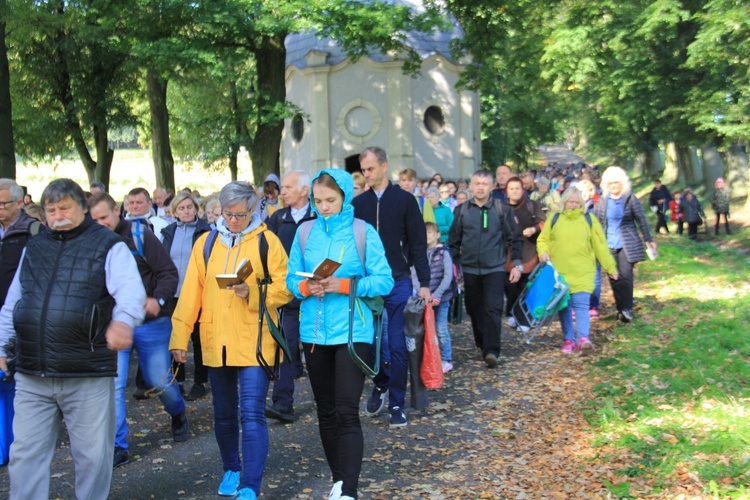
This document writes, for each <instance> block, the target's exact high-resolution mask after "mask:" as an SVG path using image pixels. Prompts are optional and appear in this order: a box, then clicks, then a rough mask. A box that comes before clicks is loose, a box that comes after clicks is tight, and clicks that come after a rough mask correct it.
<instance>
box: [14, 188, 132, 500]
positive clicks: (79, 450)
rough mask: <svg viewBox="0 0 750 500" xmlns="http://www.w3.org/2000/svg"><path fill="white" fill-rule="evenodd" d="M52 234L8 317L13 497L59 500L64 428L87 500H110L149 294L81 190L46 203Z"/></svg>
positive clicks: (64, 191) (21, 275) (27, 265)
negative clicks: (122, 413) (126, 380)
mask: <svg viewBox="0 0 750 500" xmlns="http://www.w3.org/2000/svg"><path fill="white" fill-rule="evenodd" d="M41 205H42V207H43V208H44V212H45V216H46V219H47V224H48V227H49V230H44V231H42V232H40V233H39V234H38V235H36V236H35V237H34V238H31V239H30V240H29V242H28V244H27V245H26V249H25V251H24V254H23V256H22V257H21V262H20V265H19V268H18V272H17V273H16V276H15V278H13V283H12V284H11V286H10V289H9V290H8V296H7V297H6V300H5V305H4V306H3V308H2V310H0V346H2V348H0V368H2V369H3V370H6V371H7V369H8V366H7V356H9V355H10V354H11V353H9V352H7V351H6V347H5V346H7V345H8V342H9V341H11V340H12V339H15V341H16V353H15V354H16V364H15V370H16V396H15V401H14V406H15V411H16V417H15V419H14V421H13V434H14V436H15V441H14V442H13V444H12V446H11V448H10V467H9V475H10V498H11V499H24V500H25V499H29V498H49V466H50V462H51V461H52V455H53V453H54V451H55V444H56V442H57V434H58V432H59V431H60V428H61V427H62V423H63V421H64V422H65V426H66V428H67V431H68V435H69V438H70V451H71V454H72V456H73V463H74V466H75V474H76V478H75V490H76V496H77V497H78V498H88V499H105V498H107V496H108V494H109V487H110V481H111V479H112V465H111V464H112V462H111V460H112V453H113V451H114V441H113V439H112V438H113V436H114V435H115V383H114V377H115V376H116V375H117V352H116V351H120V350H122V349H126V348H128V347H130V345H131V343H132V340H133V328H135V327H136V326H138V325H140V324H141V322H142V321H143V317H144V308H143V305H144V303H145V301H146V292H145V290H144V289H143V285H142V284H141V280H140V276H139V274H138V268H137V267H136V263H135V259H134V258H133V256H132V254H131V253H130V250H129V249H128V247H127V245H126V244H125V242H123V241H122V238H120V237H119V236H117V235H116V234H115V233H114V232H112V231H110V230H109V229H107V228H105V227H103V226H100V225H98V224H96V223H95V222H94V221H93V220H92V219H91V217H90V216H89V215H88V206H87V204H86V197H85V194H84V192H83V190H82V189H81V187H80V186H79V185H78V184H76V183H75V182H73V181H71V180H70V179H57V180H55V181H52V182H51V183H50V184H49V186H47V187H46V188H45V190H44V193H43V194H42V201H41Z"/></svg>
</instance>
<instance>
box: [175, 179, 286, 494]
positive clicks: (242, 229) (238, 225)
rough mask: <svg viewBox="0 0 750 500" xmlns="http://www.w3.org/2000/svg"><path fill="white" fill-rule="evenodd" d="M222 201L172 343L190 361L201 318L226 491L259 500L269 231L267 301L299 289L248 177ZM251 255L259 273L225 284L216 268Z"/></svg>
mask: <svg viewBox="0 0 750 500" xmlns="http://www.w3.org/2000/svg"><path fill="white" fill-rule="evenodd" d="M219 201H220V203H221V215H222V217H221V218H219V219H218V220H217V221H216V231H218V234H216V235H215V236H216V238H215V240H214V244H213V248H211V249H210V250H209V252H210V255H209V257H208V259H206V257H205V255H204V247H205V245H206V244H207V240H208V239H209V235H211V234H212V233H206V235H203V236H201V237H200V238H199V239H198V240H197V241H196V242H195V245H194V246H193V252H192V254H191V255H190V261H189V263H188V268H187V272H186V274H185V280H184V282H183V285H182V292H181V293H180V299H179V301H178V302H177V307H176V309H175V312H174V314H173V316H172V339H171V342H170V344H169V349H170V350H171V351H172V356H173V357H174V359H175V360H176V361H179V362H181V363H184V362H185V356H186V351H187V345H188V339H190V333H191V332H192V331H193V325H194V324H195V322H196V321H199V322H200V337H201V350H202V353H203V363H204V364H205V365H206V366H207V367H208V374H209V380H210V381H211V392H212V394H213V405H214V433H215V435H216V442H217V443H218V445H219V451H220V453H221V459H222V462H223V466H224V477H223V479H222V482H221V485H220V486H219V495H222V496H237V498H241V499H251V500H252V499H255V498H256V496H257V495H258V494H259V493H260V485H261V480H262V478H263V468H264V467H265V463H266V457H267V455H268V429H267V427H266V417H265V406H266V403H265V402H266V392H267V391H268V376H267V375H266V373H265V371H264V370H263V368H262V367H261V366H260V364H259V361H258V358H257V354H256V349H257V341H258V314H259V305H260V297H259V291H258V287H257V286H256V285H257V280H259V279H261V278H262V277H263V273H264V270H263V262H262V261H261V253H260V245H261V235H262V238H265V241H266V242H267V245H268V258H267V265H268V274H269V275H270V278H271V284H269V285H268V292H267V296H266V306H267V307H268V309H269V310H271V311H273V310H274V309H276V308H279V307H281V306H283V305H284V304H286V303H287V302H289V301H290V300H291V299H292V294H291V293H290V292H289V291H288V290H287V288H286V285H285V280H286V273H287V255H286V252H285V251H284V247H283V246H282V245H281V242H280V241H279V240H278V238H277V237H276V235H274V234H273V233H272V232H270V231H267V230H266V225H265V224H263V223H262V222H261V220H260V216H259V215H258V214H257V213H254V212H253V209H254V208H255V205H256V204H257V202H258V194H257V193H256V191H255V190H254V189H253V188H252V186H251V185H250V184H248V183H246V182H238V181H234V182H230V183H229V184H227V185H226V186H224V187H223V188H222V190H221V193H220V194H219ZM209 245H210V243H209ZM243 259H247V260H248V261H249V262H250V264H251V265H252V269H253V271H252V274H250V276H249V277H248V278H247V279H246V280H245V281H244V282H243V283H240V284H238V285H233V286H231V287H227V288H220V287H219V285H218V283H217V280H216V275H217V274H232V273H234V271H235V270H236V268H237V266H238V264H239V263H240V262H242V260H243ZM199 315H200V318H199ZM262 353H263V358H264V359H266V360H269V361H270V360H273V359H274V355H275V344H274V340H273V338H272V337H271V334H270V333H269V331H268V327H267V325H266V324H264V328H263V333H262ZM238 383H239V390H238ZM238 408H239V412H238ZM240 420H241V422H242V463H241V462H240V452H239V451H240V447H239V440H240V426H239V421H240ZM240 471H241V472H242V474H240ZM238 495H239V496H238Z"/></svg>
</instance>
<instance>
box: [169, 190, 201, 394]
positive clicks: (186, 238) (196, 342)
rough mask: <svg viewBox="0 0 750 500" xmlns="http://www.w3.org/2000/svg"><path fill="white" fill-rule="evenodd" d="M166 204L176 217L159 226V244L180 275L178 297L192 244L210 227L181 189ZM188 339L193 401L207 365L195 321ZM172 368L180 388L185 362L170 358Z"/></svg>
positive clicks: (190, 198)
mask: <svg viewBox="0 0 750 500" xmlns="http://www.w3.org/2000/svg"><path fill="white" fill-rule="evenodd" d="M170 207H171V209H172V216H173V217H174V218H176V219H177V220H176V221H175V222H173V223H171V224H170V225H168V226H167V227H165V228H164V229H162V232H161V237H162V243H164V246H165V247H166V248H167V252H169V256H170V257H172V262H174V265H175V266H176V267H177V271H178V272H179V274H180V282H179V285H178V286H177V293H176V294H175V297H179V296H180V290H182V282H183V281H184V279H185V273H186V272H187V265H188V260H189V259H190V254H191V253H192V251H193V245H195V241H196V240H197V239H198V237H200V235H202V234H203V233H207V232H208V231H210V230H211V226H210V225H209V224H208V222H206V221H205V220H203V219H201V218H200V217H198V201H197V200H196V199H195V198H194V197H193V196H192V195H191V194H190V193H186V192H184V191H180V192H179V193H177V194H176V195H175V197H174V199H173V200H172V203H171V204H170ZM190 340H192V341H193V361H194V363H195V372H194V374H193V387H192V388H191V389H190V392H189V393H188V394H187V396H186V397H185V399H187V400H188V401H195V400H196V399H200V398H202V397H203V396H205V395H206V383H207V382H208V368H206V367H205V366H204V365H203V355H202V353H201V338H200V333H199V326H198V323H196V324H195V330H194V331H193V334H192V335H191V336H190ZM172 371H177V375H176V376H175V378H176V379H177V382H178V383H179V384H180V388H181V389H182V388H183V384H184V382H185V365H184V364H182V363H177V362H176V361H172Z"/></svg>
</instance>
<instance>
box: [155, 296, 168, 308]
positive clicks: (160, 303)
mask: <svg viewBox="0 0 750 500" xmlns="http://www.w3.org/2000/svg"><path fill="white" fill-rule="evenodd" d="M156 301H157V302H158V303H159V307H164V304H166V302H165V300H164V299H162V298H161V297H159V298H158V299H156Z"/></svg>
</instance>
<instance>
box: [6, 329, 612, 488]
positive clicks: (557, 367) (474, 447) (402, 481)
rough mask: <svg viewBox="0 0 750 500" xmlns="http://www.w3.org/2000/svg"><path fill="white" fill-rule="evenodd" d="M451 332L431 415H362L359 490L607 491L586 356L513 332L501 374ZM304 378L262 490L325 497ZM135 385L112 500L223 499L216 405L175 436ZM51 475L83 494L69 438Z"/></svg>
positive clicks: (324, 472) (275, 435)
mask: <svg viewBox="0 0 750 500" xmlns="http://www.w3.org/2000/svg"><path fill="white" fill-rule="evenodd" d="M604 324H606V321H603V322H602V325H604ZM596 330H597V327H596V326H595V327H594V331H596ZM452 334H453V341H454V364H455V369H454V371H453V372H452V373H451V374H449V375H448V376H447V377H446V382H445V386H444V388H442V389H440V390H436V391H431V393H430V399H431V405H430V407H429V409H428V410H427V411H426V412H424V413H419V412H414V411H411V412H410V413H408V415H409V426H408V427H406V428H404V429H403V430H398V431H391V430H389V429H388V419H387V417H386V416H380V417H376V418H372V419H371V418H367V417H365V416H363V417H362V419H363V427H364V435H365V462H364V464H363V470H362V474H361V478H360V498H365V499H396V498H542V497H545V498H568V497H570V496H577V495H581V496H583V497H594V496H605V495H606V489H604V487H603V486H602V480H603V479H607V480H609V481H611V482H612V481H616V474H615V473H614V469H615V468H616V467H615V465H612V464H599V463H597V462H596V461H595V460H594V457H595V450H594V449H593V448H591V446H590V444H589V443H590V442H591V439H592V437H593V436H592V435H591V433H590V430H589V429H588V428H587V425H586V424H585V421H584V419H583V416H582V415H581V414H580V413H579V411H578V407H579V404H580V402H581V401H582V400H583V399H584V398H586V397H587V396H588V393H589V381H587V380H585V379H583V378H582V373H583V371H584V366H583V364H582V363H583V360H580V359H576V358H573V357H569V356H565V357H564V356H563V355H561V354H559V353H558V346H559V341H558V338H559V333H557V332H556V331H555V329H553V330H552V333H550V335H551V337H553V338H554V340H553V338H551V337H549V336H548V337H544V338H538V339H535V340H534V341H533V342H532V343H531V344H530V345H526V344H525V343H523V341H522V339H521V338H520V335H519V334H517V333H515V332H512V333H507V332H506V333H504V336H503V360H502V363H501V365H500V367H499V369H496V370H488V369H486V368H485V367H484V363H483V362H482V361H480V354H479V351H478V350H477V349H476V348H475V347H474V346H473V340H472V335H471V332H470V330H469V327H468V323H467V322H464V324H462V325H460V326H457V327H453V328H452ZM594 339H595V341H596V335H594ZM300 382H301V383H300V384H299V385H298V389H297V403H296V411H297V414H298V415H299V417H300V419H299V420H298V421H297V422H296V423H294V424H292V425H281V424H279V423H276V422H271V423H270V424H269V434H270V442H271V448H270V453H269V457H268V463H267V466H266V474H265V477H264V481H263V491H262V496H263V497H264V498H274V499H287V498H298V499H321V498H325V497H326V495H327V494H328V490H329V489H330V479H329V474H330V473H329V471H328V468H327V466H326V463H325V461H324V459H323V452H322V448H321V446H320V440H319V437H318V430H317V418H316V417H315V414H314V404H313V402H312V398H311V393H310V388H309V383H308V381H307V380H305V379H303V380H301V381H300ZM369 390H370V386H369V384H368V386H367V387H366V393H367V394H369ZM131 391H132V387H131V388H129V392H128V404H129V420H130V421H131V438H130V446H131V460H132V462H131V463H129V464H128V465H126V466H124V467H121V468H118V469H116V470H115V471H114V474H113V485H112V491H111V497H110V498H113V499H134V498H137V499H140V498H144V499H145V498H166V499H169V498H217V496H216V488H217V486H218V483H219V481H220V478H221V474H222V470H221V461H220V459H219V455H218V450H217V447H216V443H215V440H214V436H213V429H212V418H211V407H210V402H209V401H208V400H204V401H198V402H194V403H188V404H189V417H190V421H191V426H192V427H191V436H190V439H188V441H186V442H184V443H179V444H178V443H174V442H172V440H171V437H170V434H169V427H168V417H167V416H166V415H165V414H164V413H163V412H162V411H161V410H160V407H159V404H158V401H154V400H148V401H144V402H137V401H135V400H134V399H132V398H130V392H131ZM363 404H364V399H363ZM590 460H594V461H593V462H592V461H590ZM592 467H593V470H592V469H591V468H592ZM584 470H585V471H586V474H585V477H584V476H583V475H582V472H583V471H584ZM51 474H52V482H51V484H52V491H51V494H52V497H53V498H74V495H73V481H74V475H73V470H72V460H71V459H70V455H69V450H68V443H67V440H66V438H65V437H63V439H61V442H60V446H59V449H58V452H57V453H56V455H55V460H54V461H53V464H52V471H51ZM592 477H593V478H594V479H593V480H592ZM582 478H584V479H582ZM8 486H9V485H8V477H7V468H3V469H2V470H0V493H2V494H7V491H8Z"/></svg>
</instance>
